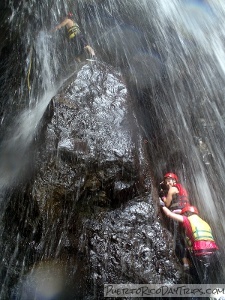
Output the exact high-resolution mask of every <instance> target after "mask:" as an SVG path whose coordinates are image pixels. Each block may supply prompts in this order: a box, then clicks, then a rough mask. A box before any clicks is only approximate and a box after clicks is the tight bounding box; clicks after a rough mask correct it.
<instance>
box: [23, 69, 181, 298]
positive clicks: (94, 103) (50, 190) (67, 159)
mask: <svg viewBox="0 0 225 300" xmlns="http://www.w3.org/2000/svg"><path fill="white" fill-rule="evenodd" d="M51 109H52V115H51V119H50V120H47V121H48V122H47V121H46V122H47V123H46V131H45V140H44V143H43V144H42V147H41V149H40V150H39V152H38V157H37V168H38V173H37V176H36V178H35V180H34V184H33V186H32V188H31V193H30V194H31V195H32V201H33V202H35V203H37V204H38V207H39V215H40V217H39V218H40V220H41V224H42V229H41V237H40V239H39V241H36V243H35V245H34V249H35V251H36V257H37V259H36V266H37V264H38V262H41V264H42V271H43V270H45V268H47V267H46V266H49V264H50V262H51V266H52V265H53V266H54V265H57V266H60V268H61V269H63V272H64V276H65V277H63V283H64V284H65V283H66V284H68V282H69V284H70V283H71V286H72V288H71V294H70V295H68V290H69V291H70V289H67V294H66V296H62V295H64V290H63V288H62V290H61V291H60V292H61V297H62V298H63V297H67V298H65V299H70V298H71V299H77V298H76V297H78V296H79V297H84V298H85V297H93V299H96V298H99V297H100V298H101V297H102V293H103V284H104V283H165V282H167V283H168V282H179V280H180V277H181V273H180V270H179V268H180V267H179V264H178V262H177V260H176V258H175V256H174V252H173V245H172V237H171V235H170V234H169V232H168V231H167V230H166V229H164V228H163V227H162V225H161V224H160V220H159V216H158V209H157V204H156V203H154V199H153V196H152V195H153V194H154V193H153V191H152V187H151V179H150V172H149V170H150V165H149V162H148V160H147V155H146V154H145V144H144V141H143V140H142V136H141V131H140V128H139V127H138V126H137V122H136V119H135V115H134V112H133V111H132V101H131V99H130V97H129V94H128V92H127V89H126V85H125V83H124V82H123V80H122V78H121V75H120V74H119V73H118V72H116V71H115V70H113V69H112V68H110V67H109V66H107V65H106V64H103V63H94V64H84V65H83V66H82V68H81V69H80V70H79V71H78V72H77V73H74V75H73V76H72V77H71V78H70V79H69V81H67V82H66V83H65V84H64V88H63V89H61V91H60V92H59V93H58V95H56V96H55V97H54V99H53V101H52V106H51ZM43 265H45V268H44V267H43ZM43 272H44V273H42V275H41V277H42V279H43V278H44V277H45V276H46V277H47V276H49V271H48V272H46V273H45V271H43ZM37 273H38V272H37ZM30 276H31V275H29V274H28V276H27V277H26V280H25V281H24V282H23V284H22V286H23V289H22V297H23V299H26V296H25V294H26V293H27V291H26V287H27V282H29V280H30V279H29V278H30ZM33 276H34V275H33ZM74 282H76V285H74ZM36 288H37V287H36ZM32 292H33V291H30V293H32ZM29 295H30V294H29ZM75 295H76V296H75ZM74 297H75V298H74ZM62 298H60V299H62ZM84 298H83V299H84ZM89 299H92V298H89Z"/></svg>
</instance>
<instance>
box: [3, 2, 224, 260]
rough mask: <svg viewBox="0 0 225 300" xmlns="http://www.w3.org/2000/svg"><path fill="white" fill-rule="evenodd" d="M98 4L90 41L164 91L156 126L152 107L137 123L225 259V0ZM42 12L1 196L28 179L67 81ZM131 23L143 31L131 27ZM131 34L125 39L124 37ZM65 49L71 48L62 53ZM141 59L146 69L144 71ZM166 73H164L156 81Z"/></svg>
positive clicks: (159, 170) (8, 140) (8, 133)
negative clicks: (49, 111)
mask: <svg viewBox="0 0 225 300" xmlns="http://www.w3.org/2000/svg"><path fill="white" fill-rule="evenodd" d="M50 2H51V1H49V3H50ZM56 2H60V1H56ZM62 3H63V1H62ZM62 3H57V4H58V6H57V5H55V6H54V9H53V13H52V15H51V17H52V19H53V20H56V19H57V17H56V16H60V17H62V16H61V11H60V9H62V11H66V10H67V6H66V5H64V3H63V4H62ZM93 3H94V4H93V7H94V9H95V10H96V11H97V12H99V14H98V13H96V14H95V15H94V16H93V18H95V19H94V23H95V28H94V27H93V31H94V30H95V39H94V42H95V45H96V47H99V48H98V49H99V56H101V55H102V57H103V59H104V58H105V57H107V55H105V48H107V51H108V53H109V54H110V55H111V56H110V55H109V56H110V57H113V58H114V62H116V63H115V65H116V66H119V67H120V68H121V70H122V72H124V74H125V76H127V74H128V77H129V80H130V82H131V83H132V84H134V85H135V84H136V85H137V90H138V91H142V90H145V89H146V90H148V91H149V89H151V91H152V90H153V91H154V93H153V94H154V95H156V94H155V93H157V91H158V90H160V91H161V93H162V95H163V97H162V98H160V96H159V95H161V94H159V95H157V97H152V98H151V97H150V96H149V98H148V101H151V105H152V106H153V107H154V111H155V114H154V116H155V115H156V117H157V119H156V120H158V121H159V120H160V122H159V123H154V122H153V121H152V120H151V118H152V116H151V115H150V114H149V113H147V114H146V112H145V113H143V112H140V114H141V113H143V116H144V121H143V122H142V121H140V123H143V124H142V125H143V126H146V127H145V128H144V131H145V134H146V136H147V137H148V138H149V140H150V143H151V139H152V135H151V134H152V133H151V130H152V131H156V132H155V135H160V136H161V138H162V141H161V144H160V146H159V147H156V146H155V144H154V143H152V146H150V149H151V153H150V156H151V158H152V160H154V161H155V163H154V169H155V175H156V177H158V178H159V177H160V176H162V174H163V172H164V171H166V168H174V169H175V171H176V172H177V173H178V174H179V175H180V178H181V179H182V181H184V182H185V184H186V185H187V187H188V189H189V190H190V194H191V196H192V198H191V200H192V203H193V204H195V205H197V206H198V208H199V210H200V212H201V215H202V216H204V217H205V218H206V219H207V220H210V224H211V225H212V227H213V230H214V232H215V237H216V239H217V241H218V244H219V246H220V248H221V253H222V255H223V256H224V253H223V252H224V250H223V248H225V247H224V238H223V236H224V234H225V223H224V222H223V217H224V213H225V211H224V205H223V202H224V201H223V196H224V194H225V184H224V178H225V159H224V149H225V142H224V118H225V113H224V92H225V91H224V89H225V88H224V86H225V84H224V83H225V79H224V78H225V50H224V42H223V41H224V37H225V25H224V21H223V20H224V17H225V4H224V3H223V1H222V0H221V1H216V0H211V1H203V0H202V1H197V0H196V1H194V0H193V1H191V0H187V1H185V0H183V1H182V0H170V1H165V0H158V1H154V3H152V2H151V1H147V0H142V1H140V0H139V1H106V7H105V15H104V18H103V15H102V10H104V9H102V10H100V9H99V7H98V5H99V6H100V5H102V4H100V3H99V1H96V3H95V2H93ZM29 5H31V6H30V7H29ZM51 5H52V3H51ZM82 5H83V4H81V5H80V7H81V20H82V18H83V19H84V20H86V21H87V24H86V25H84V28H85V26H87V28H88V24H89V25H93V19H91V18H90V19H89V20H88V19H85V11H84V10H82V7H83V6H82ZM32 6H34V4H27V5H26V6H24V7H23V8H22V9H21V8H20V10H19V9H18V10H16V9H14V8H13V9H12V14H11V16H10V18H9V20H8V22H9V23H8V25H9V27H10V26H12V27H13V26H15V18H17V21H18V16H17V14H20V15H21V16H22V15H23V13H24V12H25V11H28V12H29V10H30V9H31V10H32V9H33V7H32ZM47 8H48V9H51V8H52V6H50V4H49V7H47ZM42 9H43V10H44V9H46V7H44V8H42V7H41V6H40V8H39V11H38V13H39V14H40V16H41V17H40V18H41V23H43V24H42V26H40V29H39V30H36V35H35V37H34V38H31V36H32V33H31V28H28V29H27V32H26V34H25V36H24V40H23V39H22V42H23V43H24V45H25V46H24V48H25V49H26V51H25V54H26V57H25V59H24V66H23V67H22V68H23V69H24V73H25V74H26V76H25V78H26V80H25V79H24V78H23V79H21V85H20V87H19V89H20V90H21V91H23V90H26V93H25V92H22V93H21V94H20V96H19V97H18V99H20V100H19V102H21V106H22V110H21V109H19V108H18V107H17V106H18V103H16V101H17V99H13V100H11V102H10V103H12V106H13V105H15V107H17V110H16V114H15V115H16V116H14V118H13V120H12V122H11V123H10V126H8V128H7V130H5V133H4V135H3V138H2V143H1V146H0V155H1V162H0V171H1V172H0V189H1V194H2V198H4V190H6V189H10V188H11V187H12V186H14V184H15V183H16V182H18V181H20V179H21V176H25V175H24V174H26V172H27V168H28V166H29V165H30V163H31V161H30V157H29V154H30V146H31V144H32V142H33V141H34V140H35V137H36V135H37V134H38V129H39V126H40V125H41V121H42V117H43V115H44V113H45V111H46V108H47V107H48V104H49V102H50V100H51V99H52V97H53V96H54V95H55V94H56V92H57V90H58V88H59V87H60V85H61V81H63V80H65V79H66V77H67V76H68V75H69V74H68V73H67V74H66V75H65V76H64V78H63V79H62V80H59V78H58V73H59V72H61V70H62V68H63V63H62V60H63V59H62V57H60V55H59V54H57V51H56V49H57V48H56V46H59V44H60V41H59V39H60V37H58V36H57V35H55V36H52V35H51V34H50V33H49V32H48V30H43V27H44V29H46V28H45V25H44V21H45V20H46V22H49V19H48V18H47V17H46V16H45V17H43V15H42V13H43V12H42ZM105 16H106V17H105ZM47 20H48V21H47ZM115 20H116V21H115ZM131 20H132V21H131ZM103 21H104V22H106V21H107V24H108V27H107V26H104V25H105V24H103ZM132 22H133V23H132ZM53 23H54V22H53ZM130 23H132V25H134V26H135V27H136V28H139V29H138V30H139V31H135V30H133V28H132V27H131V26H130ZM128 24H129V25H128ZM48 25H49V24H48ZM52 25H53V24H51V26H52ZM12 27H10V28H12ZM21 28H22V27H21ZM21 30H22V29H21ZM139 32H141V35H139ZM152 33H154V37H153V36H152ZM137 36H138V37H137ZM127 37H129V43H128V42H126V38H127ZM119 38H121V40H120V39H119ZM153 40H154V46H155V47H154V55H153V52H152V44H153ZM113 41H114V42H115V41H116V42H115V43H116V45H117V48H116V51H115V52H116V53H115V52H114V50H115V48H113V47H112V43H113ZM142 43H143V44H142ZM27 45H29V46H30V45H32V47H30V48H29V47H28V46H27ZM113 45H114V46H115V44H113ZM104 47H105V48H104ZM121 48H122V50H121ZM150 48H151V50H149V49H150ZM143 49H144V50H143ZM156 50H157V56H156V55H155V51H156ZM101 51H102V53H101ZM107 51H106V52H107ZM67 54H68V53H67V50H65V51H64V57H67ZM158 54H159V55H158ZM153 57H154V72H153V71H152V66H153ZM106 60H107V59H106ZM34 61H35V62H36V65H35V67H34V66H33V63H34ZM143 61H145V68H142V69H141V71H139V70H138V68H139V65H140V64H141V63H142V62H143ZM12 67H13V66H12ZM30 68H31V69H32V72H33V78H34V79H33V83H32V84H33V86H32V87H31V89H30V88H29V87H28V81H27V79H31V77H32V76H31V75H29V70H30ZM34 68H38V70H35V69H34ZM130 71H132V73H131V72H130ZM129 72H130V73H129ZM143 74H144V75H143ZM156 74H157V76H156ZM162 74H163V76H164V77H163V76H162V77H160V76H161V75H162ZM29 76H30V77H29ZM143 77H144V78H143ZM163 78H164V79H163ZM156 87H157V88H156ZM16 96H18V94H16ZM145 108H149V103H147V104H146V103H145V104H144V110H145ZM140 111H141V109H140ZM149 120H150V121H151V122H150V121H149ZM158 121H155V122H158ZM149 123H151V124H153V125H151V126H150V125H149ZM156 128H157V129H156ZM158 128H160V132H158V131H157V130H158ZM178 154H179V155H178ZM180 156H181V158H180ZM179 164H180V165H179Z"/></svg>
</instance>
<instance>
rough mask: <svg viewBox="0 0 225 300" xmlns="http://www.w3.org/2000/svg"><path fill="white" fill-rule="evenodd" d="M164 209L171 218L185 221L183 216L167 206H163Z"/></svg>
mask: <svg viewBox="0 0 225 300" xmlns="http://www.w3.org/2000/svg"><path fill="white" fill-rule="evenodd" d="M162 210H163V212H164V213H165V215H166V216H167V217H168V218H171V219H173V220H175V221H178V222H183V220H184V218H183V216H181V215H178V214H175V213H173V212H172V211H170V210H169V209H168V208H167V207H166V206H163V207H162Z"/></svg>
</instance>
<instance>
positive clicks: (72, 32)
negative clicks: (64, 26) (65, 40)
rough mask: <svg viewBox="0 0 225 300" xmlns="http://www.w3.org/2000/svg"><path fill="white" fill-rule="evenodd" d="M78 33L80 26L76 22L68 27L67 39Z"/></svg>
mask: <svg viewBox="0 0 225 300" xmlns="http://www.w3.org/2000/svg"><path fill="white" fill-rule="evenodd" d="M78 33H80V28H79V25H78V24H77V23H75V24H74V25H73V26H72V27H70V28H69V29H68V34H69V39H72V38H74V37H75V36H76V35H77V34H78Z"/></svg>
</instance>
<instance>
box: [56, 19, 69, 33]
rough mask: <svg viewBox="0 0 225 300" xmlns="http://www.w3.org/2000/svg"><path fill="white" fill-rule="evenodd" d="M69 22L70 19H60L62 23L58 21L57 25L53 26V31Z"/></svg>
mask: <svg viewBox="0 0 225 300" xmlns="http://www.w3.org/2000/svg"><path fill="white" fill-rule="evenodd" d="M69 22H70V19H68V18H66V19H65V20H64V21H62V23H60V24H59V25H57V26H56V27H55V28H54V31H56V30H58V29H60V28H62V27H64V26H66V25H67V24H68V23H69Z"/></svg>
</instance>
